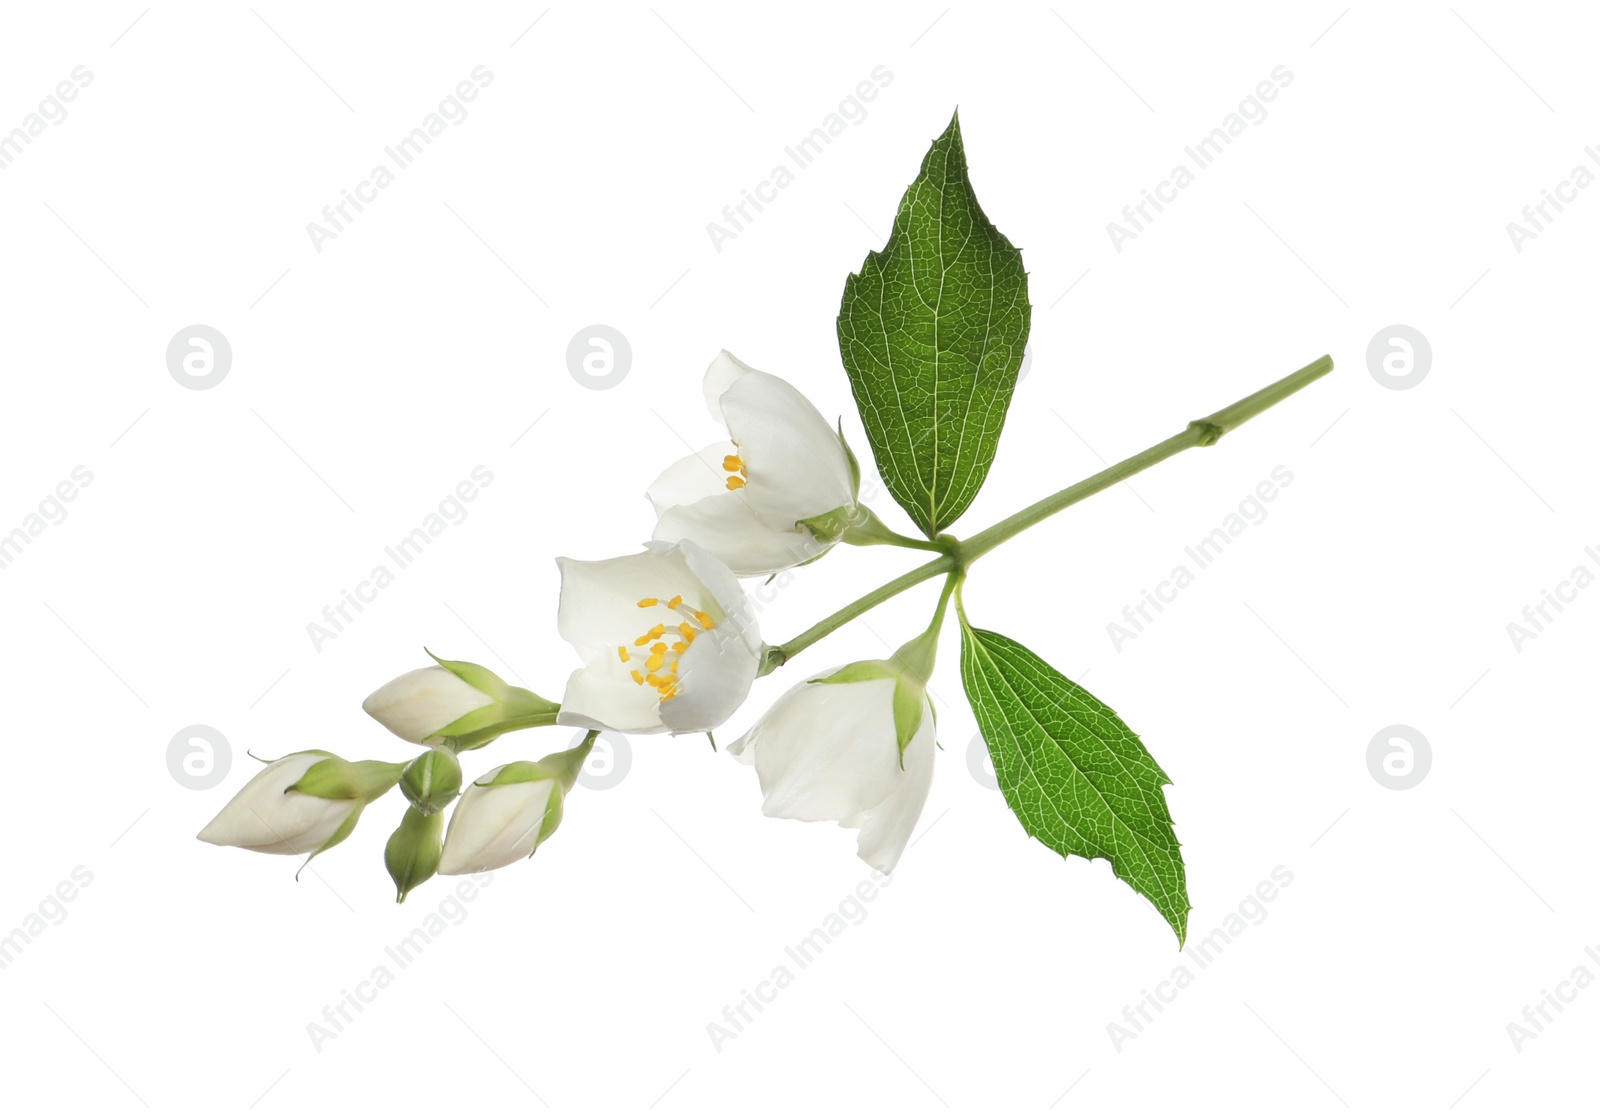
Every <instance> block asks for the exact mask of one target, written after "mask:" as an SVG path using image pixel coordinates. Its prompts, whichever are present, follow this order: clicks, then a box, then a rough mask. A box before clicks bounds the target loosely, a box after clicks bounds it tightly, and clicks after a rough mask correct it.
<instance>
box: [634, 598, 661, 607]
mask: <svg viewBox="0 0 1600 1116" xmlns="http://www.w3.org/2000/svg"><path fill="white" fill-rule="evenodd" d="M660 603H661V602H660V601H658V600H656V599H655V598H654V597H646V598H645V599H644V600H642V601H640V602H639V607H640V608H654V607H656V605H658V604H660Z"/></svg>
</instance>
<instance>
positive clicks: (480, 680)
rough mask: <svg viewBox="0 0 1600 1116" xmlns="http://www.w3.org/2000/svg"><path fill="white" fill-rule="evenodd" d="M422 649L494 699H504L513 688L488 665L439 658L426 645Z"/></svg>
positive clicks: (445, 667)
mask: <svg viewBox="0 0 1600 1116" xmlns="http://www.w3.org/2000/svg"><path fill="white" fill-rule="evenodd" d="M422 650H423V651H424V652H426V653H427V656H428V658H430V659H432V660H433V661H434V662H436V663H438V664H439V665H440V666H442V667H444V669H445V670H448V671H449V672H450V673H451V674H453V675H455V676H456V677H457V678H459V679H461V681H463V682H465V683H466V684H467V685H469V686H471V687H472V688H473V689H474V690H482V691H483V692H484V693H486V694H488V695H489V696H490V697H492V698H494V699H495V700H496V701H504V700H505V699H506V697H507V695H508V694H510V692H511V690H512V689H513V687H512V686H511V685H510V684H508V683H507V682H506V680H505V679H503V678H501V677H500V676H499V675H498V674H496V673H495V672H494V671H492V670H490V669H489V668H488V667H484V666H479V665H478V664H477V663H469V662H464V661H458V660H455V659H441V658H439V656H437V655H435V654H434V653H433V652H432V651H429V650H428V649H427V648H426V647H424V648H423V649H422Z"/></svg>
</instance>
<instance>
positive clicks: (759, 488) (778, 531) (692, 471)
mask: <svg viewBox="0 0 1600 1116" xmlns="http://www.w3.org/2000/svg"><path fill="white" fill-rule="evenodd" d="M705 395H706V405H707V406H708V407H710V409H711V417H712V418H714V419H716V420H717V421H718V422H721V423H722V424H723V425H724V426H726V427H727V428H728V436H729V438H730V439H731V441H728V442H720V443H718V444H716V445H713V446H711V447H709V448H707V449H705V450H703V451H701V452H700V453H698V454H695V455H693V456H690V457H686V458H684V459H683V460H681V461H679V462H678V463H677V464H675V465H673V466H672V467H671V468H669V469H668V470H667V471H666V472H664V473H662V474H661V476H660V477H658V478H657V479H656V482H655V483H654V484H652V485H651V486H650V489H649V492H648V495H649V497H650V502H651V503H652V504H654V505H655V509H656V515H657V516H659V519H658V521H657V523H656V530H655V538H656V539H657V540H658V541H661V542H677V541H678V540H679V539H693V540H694V541H695V542H697V543H699V544H700V545H701V546H703V547H705V548H706V549H707V550H709V551H711V553H713V554H715V555H716V556H717V557H718V558H721V559H722V560H723V561H724V562H725V563H727V565H728V567H729V568H730V569H732V570H733V571H734V573H736V574H739V575H740V576H741V577H749V576H754V575H757V574H770V573H776V572H778V571H779V570H786V569H788V568H790V567H791V566H798V565H799V564H801V563H802V562H807V561H810V560H811V559H813V558H815V557H817V556H818V555H819V554H821V553H823V552H824V551H826V550H827V549H828V548H829V547H830V546H832V545H833V543H832V542H831V541H827V540H825V539H819V538H817V536H816V535H815V534H814V533H813V532H812V531H811V530H810V529H809V528H807V527H804V526H801V521H802V520H807V519H812V518H814V517H816V516H821V515H826V514H828V513H830V512H841V511H842V512H844V513H848V512H850V511H851V510H853V509H854V507H855V502H856V491H857V487H858V485H859V475H858V473H857V469H856V466H855V462H854V460H853V459H852V457H851V454H850V451H849V449H848V448H846V446H845V444H844V439H843V438H842V437H841V436H840V434H839V433H838V432H836V431H835V430H834V429H833V427H831V426H829V425H828V422H827V420H826V419H824V418H823V417H822V415H821V413H819V412H818V411H817V409H816V407H814V406H812V404H811V401H810V400H808V399H807V398H806V397H805V396H804V395H802V394H800V392H799V391H797V390H796V389H795V388H794V386H793V385H791V384H790V383H788V382H787V381H786V380H781V379H779V378H778V377H777V376H771V375H768V374H767V373H765V372H758V371H756V370H755V369H754V368H751V367H750V366H749V365H747V364H744V363H742V362H741V361H739V360H738V359H737V358H736V357H734V356H733V355H732V354H731V353H729V352H727V351H724V352H722V353H721V354H719V355H718V356H717V359H716V360H714V361H712V362H711V367H709V368H707V369H706V377H705ZM840 518H841V520H843V519H844V518H845V517H844V516H841V517H840ZM843 526H844V524H843V522H842V521H841V522H840V524H839V527H840V528H841V529H842V527H843Z"/></svg>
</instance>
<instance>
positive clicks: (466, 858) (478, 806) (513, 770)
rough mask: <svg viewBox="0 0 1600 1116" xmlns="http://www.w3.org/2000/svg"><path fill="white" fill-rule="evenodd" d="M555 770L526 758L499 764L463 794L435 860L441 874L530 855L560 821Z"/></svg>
mask: <svg viewBox="0 0 1600 1116" xmlns="http://www.w3.org/2000/svg"><path fill="white" fill-rule="evenodd" d="M562 794H563V792H562V790H561V787H560V785H559V784H558V783H557V781H556V778H555V776H554V775H553V774H546V773H544V772H542V771H541V770H540V769H539V765H538V764H535V763H529V762H527V761H526V760H523V761H519V762H517V763H508V764H503V765H502V766H500V767H497V768H495V769H494V770H493V771H491V772H489V773H488V774H487V775H485V776H484V777H483V778H481V779H479V780H478V781H476V782H475V783H473V784H472V785H471V786H469V787H468V788H467V789H466V791H465V792H464V793H463V794H462V795H461V801H460V802H458V803H456V808H455V812H454V813H452V814H451V815H450V830H449V832H448V833H446V834H445V838H444V855H443V856H442V857H441V858H440V860H439V874H440V875H442V876H464V875H467V874H469V873H472V872H490V871H493V870H494V869H496V868H504V867H505V866H506V865H508V864H515V863H516V862H517V861H519V860H526V859H527V858H528V857H530V856H532V855H533V850H534V849H536V848H538V847H539V843H540V842H541V841H543V840H544V839H545V838H546V837H548V836H550V834H551V833H552V832H553V831H554V830H555V828H556V826H557V825H558V824H560V822H561V802H562Z"/></svg>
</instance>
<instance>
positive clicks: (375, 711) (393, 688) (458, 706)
mask: <svg viewBox="0 0 1600 1116" xmlns="http://www.w3.org/2000/svg"><path fill="white" fill-rule="evenodd" d="M494 700H495V699H494V698H493V697H491V696H490V695H489V694H486V693H484V692H483V691H482V690H480V689H478V688H477V687H475V686H472V685H470V684H469V683H467V682H464V681H462V680H461V679H460V678H458V677H456V676H455V674H453V673H452V672H450V671H448V670H446V669H445V668H444V667H442V666H428V667H421V668H419V669H417V670H413V671H409V672H407V673H405V674H402V675H401V676H400V677H399V678H396V679H394V680H393V681H392V682H387V683H385V684H384V685H382V686H380V687H378V689H376V690H374V691H373V692H372V694H371V696H370V697H368V698H367V700H366V701H364V702H362V703H361V708H362V709H365V710H366V711H367V712H368V713H369V714H371V715H372V717H373V718H374V719H376V720H377V722H378V723H379V724H381V725H382V726H383V727H384V728H386V729H388V730H389V731H390V732H392V733H394V734H395V735H396V736H398V737H399V738H400V739H402V740H409V741H411V743H413V744H436V743H438V742H439V740H440V739H441V738H440V736H439V735H438V732H439V730H440V729H442V728H444V727H445V726H447V725H450V724H452V723H454V722H455V721H457V720H459V719H460V718H462V717H465V716H466V715H467V714H468V713H471V712H473V711H474V710H476V709H482V708H483V707H484V706H486V705H492V704H493V703H494Z"/></svg>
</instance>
